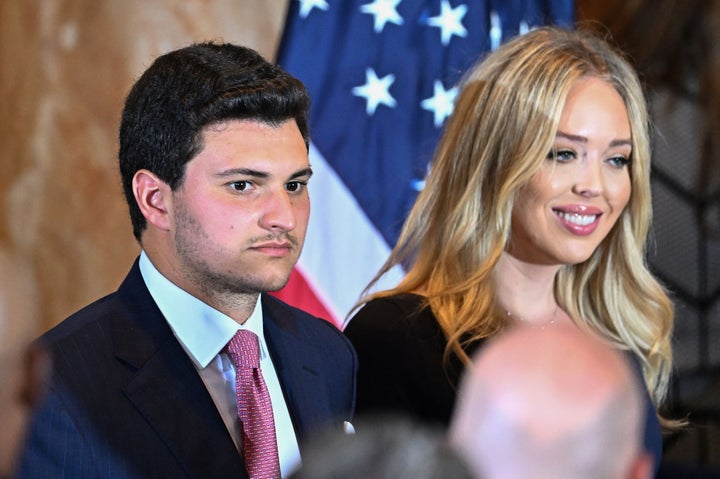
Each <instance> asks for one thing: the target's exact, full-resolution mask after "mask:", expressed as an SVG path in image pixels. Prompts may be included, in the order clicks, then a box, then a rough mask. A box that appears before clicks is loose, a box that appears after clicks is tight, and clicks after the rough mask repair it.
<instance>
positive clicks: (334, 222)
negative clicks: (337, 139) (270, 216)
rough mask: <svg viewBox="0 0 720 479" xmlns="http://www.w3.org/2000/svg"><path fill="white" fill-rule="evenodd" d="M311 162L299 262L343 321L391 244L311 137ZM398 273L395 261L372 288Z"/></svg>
mask: <svg viewBox="0 0 720 479" xmlns="http://www.w3.org/2000/svg"><path fill="white" fill-rule="evenodd" d="M310 165H311V166H312V169H313V178H312V181H311V182H310V203H311V213H310V222H309V224H308V232H307V236H306V238H305V246H304V247H303V251H302V255H301V256H300V260H299V261H298V264H297V268H298V270H299V271H300V272H301V273H302V274H303V276H304V277H305V280H306V281H307V282H308V284H309V285H310V287H311V288H312V289H313V290H314V291H315V293H316V295H317V298H318V300H320V301H321V302H322V303H323V304H324V305H325V307H326V308H327V309H328V310H329V311H330V312H331V313H332V314H333V315H334V316H335V317H334V318H333V319H334V320H335V323H336V324H339V325H342V324H343V323H344V321H345V316H346V315H347V313H348V312H349V311H350V309H351V308H352V307H353V305H355V303H356V302H357V300H358V299H359V298H360V294H361V292H362V290H363V289H364V288H365V287H366V286H367V284H368V282H369V281H370V280H371V279H372V277H373V276H374V275H375V274H376V273H377V271H378V270H379V269H380V267H381V266H382V264H383V263H384V262H385V260H386V259H387V257H388V255H389V254H390V248H389V247H388V245H387V243H385V240H384V239H383V238H382V235H381V234H380V233H379V232H378V230H377V229H376V228H375V226H374V225H373V224H372V223H371V222H370V220H368V218H367V216H366V215H365V213H364V212H363V210H362V209H361V208H360V205H359V204H358V203H357V201H356V200H355V197H354V196H353V195H352V194H351V193H350V191H349V190H348V189H347V188H346V187H345V185H344V184H343V182H342V180H341V179H340V178H339V177H338V176H337V174H336V173H335V171H334V170H333V169H332V167H331V166H330V165H329V164H328V163H327V161H325V158H324V157H323V155H322V153H321V152H320V151H319V150H318V149H317V148H316V147H315V145H313V144H312V143H311V144H310ZM402 277H403V271H402V269H401V268H400V267H396V268H394V269H393V270H392V271H390V272H389V273H388V274H386V275H385V277H384V278H383V279H382V280H381V281H380V282H379V283H378V284H377V285H376V287H375V288H374V289H386V288H390V287H393V286H395V285H396V284H397V283H398V282H399V281H400V279H402Z"/></svg>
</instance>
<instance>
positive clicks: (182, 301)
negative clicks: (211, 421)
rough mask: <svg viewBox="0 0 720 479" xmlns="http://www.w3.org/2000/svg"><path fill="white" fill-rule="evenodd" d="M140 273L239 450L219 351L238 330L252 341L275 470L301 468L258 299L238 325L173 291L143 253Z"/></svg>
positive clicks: (225, 362)
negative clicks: (266, 402)
mask: <svg viewBox="0 0 720 479" xmlns="http://www.w3.org/2000/svg"><path fill="white" fill-rule="evenodd" d="M140 273H141V274H142V277H143V280H144V281H145V285H146V286H147V288H148V290H149V291H150V295H151V296H152V297H153V299H154V300H155V303H157V305H158V307H159V308H160V311H161V312H162V314H163V316H165V319H166V321H167V322H168V324H169V325H170V328H171V329H172V331H173V333H174V334H175V337H176V338H177V340H178V341H179V342H180V344H181V345H182V347H183V348H184V349H185V352H186V353H187V355H188V356H189V357H190V359H191V360H192V362H193V364H194V365H195V368H196V369H197V371H198V373H199V374H200V377H201V378H202V380H203V382H204V383H205V387H207V389H208V392H209V393H210V395H211V396H212V398H213V401H214V402H215V406H216V407H217V408H218V411H219V412H220V415H221V416H222V418H223V421H225V426H226V427H227V429H228V431H230V435H231V436H232V438H233V441H235V446H236V447H237V448H238V450H241V445H242V439H241V437H240V424H239V422H238V416H237V402H236V398H235V367H234V366H233V365H232V363H231V362H230V359H229V358H228V356H227V355H226V354H225V353H222V352H221V351H222V349H223V348H224V347H225V345H226V344H227V343H228V342H229V341H230V340H231V339H232V337H233V336H234V335H235V333H236V332H237V331H238V330H239V329H247V330H250V331H252V332H253V333H255V334H256V335H257V337H258V341H259V346H260V369H261V370H262V374H263V378H264V379H265V383H266V384H267V388H268V392H269V393H270V400H271V402H272V408H273V416H274V418H275V433H276V436H277V445H278V454H279V458H280V470H281V473H282V476H283V477H287V476H288V475H290V473H291V472H293V471H294V470H295V469H296V468H297V467H298V466H299V464H300V449H299V447H298V442H297V437H296V436H295V429H294V428H293V425H292V420H291V419H290V413H289V412H288V408H287V405H286V404H285V398H284V397H283V392H282V389H281V387H280V381H279V380H278V377H277V373H276V372H275V367H274V366H273V363H272V360H271V358H270V354H269V353H268V349H267V343H266V342H265V335H264V333H263V316H262V307H261V306H260V296H258V302H257V304H256V305H255V309H254V310H253V313H252V314H251V315H250V317H249V318H248V319H247V321H245V323H244V324H242V325H241V324H238V323H237V322H235V321H234V320H233V319H232V318H230V317H229V316H226V315H225V314H223V313H221V312H220V311H218V310H216V309H214V308H212V307H210V306H208V305H207V304H205V303H204V302H202V301H200V300H199V299H197V298H196V297H194V296H192V295H191V294H189V293H187V292H186V291H184V290H182V289H180V288H179V287H177V286H176V285H175V284H174V283H172V282H171V281H170V280H168V279H167V278H166V277H164V276H163V275H162V274H161V273H160V272H159V271H158V270H157V269H156V268H155V266H154V265H153V264H152V262H151V261H150V259H149V258H148V257H147V255H146V254H145V252H144V251H143V252H141V254H140Z"/></svg>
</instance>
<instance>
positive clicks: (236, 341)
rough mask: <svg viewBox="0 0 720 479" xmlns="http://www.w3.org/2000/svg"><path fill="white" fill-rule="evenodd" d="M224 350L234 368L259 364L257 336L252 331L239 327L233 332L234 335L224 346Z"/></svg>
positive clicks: (251, 366) (257, 365) (253, 366)
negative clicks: (239, 328)
mask: <svg viewBox="0 0 720 479" xmlns="http://www.w3.org/2000/svg"><path fill="white" fill-rule="evenodd" d="M225 352H226V353H227V355H228V356H229V357H230V361H231V362H232V363H233V366H235V369H239V368H257V367H259V366H260V351H259V347H258V337H257V335H256V334H255V333H253V332H252V331H247V330H244V329H241V330H239V331H238V332H237V333H235V336H233V338H232V339H231V340H230V342H229V343H228V344H227V346H225Z"/></svg>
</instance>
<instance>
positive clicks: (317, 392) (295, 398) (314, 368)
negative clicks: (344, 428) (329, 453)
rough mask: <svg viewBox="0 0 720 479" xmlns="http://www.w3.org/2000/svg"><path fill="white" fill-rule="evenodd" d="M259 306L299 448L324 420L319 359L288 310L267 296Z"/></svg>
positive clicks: (323, 390) (292, 314)
mask: <svg viewBox="0 0 720 479" xmlns="http://www.w3.org/2000/svg"><path fill="white" fill-rule="evenodd" d="M262 306H263V327H264V331H265V340H266V341H267V343H268V349H269V350H270V356H271V357H272V360H273V365H274V366H275V370H276V372H277V374H278V377H279V378H280V385H281V387H282V390H283V393H284V395H285V402H286V404H287V406H288V409H289V411H290V417H291V418H292V421H293V424H294V426H295V432H296V433H297V436H298V441H299V442H300V446H301V449H302V446H303V441H304V439H305V438H306V436H307V435H308V433H310V432H312V431H314V430H315V429H316V428H317V427H318V425H321V424H322V423H323V421H324V420H325V419H326V417H327V413H326V411H328V404H327V397H328V394H327V391H326V390H325V382H324V380H323V378H321V377H320V375H319V371H320V368H319V361H320V360H321V358H319V357H318V356H317V353H316V352H315V350H314V349H312V348H310V347H308V344H307V339H304V338H303V336H302V334H301V333H302V331H301V330H300V329H299V328H300V325H299V324H298V321H297V318H296V317H295V316H294V313H293V311H292V310H291V309H289V308H287V307H286V306H285V305H283V304H282V303H280V302H278V301H277V300H276V299H274V298H272V297H268V296H267V295H263V296H262Z"/></svg>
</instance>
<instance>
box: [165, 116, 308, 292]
mask: <svg viewBox="0 0 720 479" xmlns="http://www.w3.org/2000/svg"><path fill="white" fill-rule="evenodd" d="M311 174H312V171H311V170H310V163H309V161H308V154H307V148H306V146H305V142H304V141H303V138H302V135H301V134H300V130H299V129H298V127H297V124H296V123H295V121H293V120H290V121H286V122H285V123H282V124H281V125H279V126H270V125H267V124H265V123H260V122H256V121H250V120H231V121H227V122H224V123H222V124H220V125H215V126H212V127H209V128H207V129H206V130H205V131H204V133H203V149H202V151H201V152H200V153H199V154H198V155H197V156H196V157H195V158H193V159H192V160H190V162H188V164H187V166H186V172H185V179H184V182H183V184H182V185H181V187H180V188H178V190H177V191H175V192H173V193H172V207H171V209H172V211H171V212H170V218H171V222H172V226H171V229H172V230H173V231H171V234H172V235H173V244H174V247H175V251H174V254H175V255H176V260H177V263H178V264H177V268H178V273H179V274H180V277H181V278H183V280H184V281H186V284H179V286H180V287H183V288H184V289H187V290H189V291H190V292H191V293H193V294H196V295H197V296H200V297H205V296H207V295H208V294H210V295H214V294H221V295H223V294H228V293H229V294H235V293H257V292H265V291H274V290H277V289H280V288H281V287H283V286H284V285H285V283H286V282H287V280H288V277H289V275H290V271H291V270H292V268H293V266H294V265H295V263H296V261H297V259H298V256H299V255H300V251H301V249H302V246H303V241H304V240H305V231H306V228H307V222H308V217H309V214H310V199H309V196H308V191H307V182H308V180H309V179H310V176H311Z"/></svg>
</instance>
